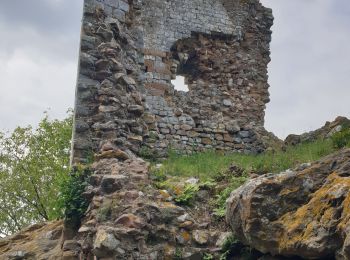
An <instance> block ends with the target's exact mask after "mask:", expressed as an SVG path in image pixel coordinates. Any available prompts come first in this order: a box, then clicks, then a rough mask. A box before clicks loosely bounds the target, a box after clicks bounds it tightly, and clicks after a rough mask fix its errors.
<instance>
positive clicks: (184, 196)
mask: <svg viewBox="0 0 350 260" xmlns="http://www.w3.org/2000/svg"><path fill="white" fill-rule="evenodd" d="M198 191H199V185H197V184H186V185H185V187H184V190H183V191H182V193H181V194H179V195H178V196H177V197H176V198H175V201H176V202H177V203H179V204H182V205H189V204H190V203H191V200H192V199H193V198H194V196H195V195H196V193H197V192H198Z"/></svg>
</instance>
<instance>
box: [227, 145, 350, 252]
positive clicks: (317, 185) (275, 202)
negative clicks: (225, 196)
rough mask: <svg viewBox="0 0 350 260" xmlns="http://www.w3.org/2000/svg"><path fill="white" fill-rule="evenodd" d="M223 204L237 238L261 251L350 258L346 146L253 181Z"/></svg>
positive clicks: (349, 172)
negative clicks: (306, 163) (343, 148)
mask: <svg viewBox="0 0 350 260" xmlns="http://www.w3.org/2000/svg"><path fill="white" fill-rule="evenodd" d="M227 208H228V210H227V215H226V219H227V222H228V223H229V224H230V226H231V228H232V229H233V231H234V233H235V234H236V236H237V238H238V239H240V240H241V241H242V242H243V243H245V244H247V245H250V246H252V247H254V248H256V249H257V250H259V251H261V252H263V253H268V252H269V253H271V254H273V255H284V256H299V257H302V258H305V259H324V258H326V259H333V258H334V257H337V259H350V150H349V149H347V150H342V151H339V152H337V153H335V154H333V155H331V156H328V157H326V158H324V159H322V160H320V161H318V162H316V163H313V164H311V165H302V166H300V167H299V168H298V169H295V170H288V171H286V172H283V173H280V174H267V175H263V176H260V177H258V178H256V179H252V180H250V181H249V182H248V183H247V184H245V185H243V186H242V187H240V188H239V189H237V190H236V191H234V192H233V193H232V194H231V197H230V198H229V200H228V201H227Z"/></svg>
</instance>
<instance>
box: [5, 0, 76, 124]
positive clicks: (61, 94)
mask: <svg viewBox="0 0 350 260" xmlns="http://www.w3.org/2000/svg"><path fill="white" fill-rule="evenodd" d="M16 1H18V0H14V1H13V2H12V1H4V2H1V3H0V31H1V34H2V36H1V42H0V91H1V95H0V104H1V110H0V130H11V129H13V128H14V127H16V126H18V125H20V126H24V125H27V124H31V125H35V124H37V122H38V121H39V120H40V119H41V118H42V117H43V112H44V111H45V110H49V114H50V115H51V116H52V117H55V118H62V117H64V116H65V115H66V111H67V109H68V108H70V107H73V103H74V93H75V82H76V73H77V63H78V50H79V37H80V20H81V19H80V17H81V12H82V1H81V0H79V1H74V3H71V2H70V1H67V0H59V1H56V2H55V3H54V2H52V1H51V0H50V1H48V0H39V2H40V3H39V2H35V3H31V4H32V5H31V6H30V7H29V6H28V8H26V10H22V9H20V10H18V12H16V13H14V12H13V10H14V9H16V8H15V7H16V6H15V4H16V3H15V2H16ZM79 2H80V4H79ZM35 4H37V6H34V5H35ZM68 8H71V9H73V10H70V11H66V10H67V9H68ZM24 9H25V8H24ZM74 9H75V11H74ZM5 12H6V15H1V13H5ZM11 12H12V13H11ZM21 12H24V14H23V15H21ZM38 14H39V17H38ZM72 14H73V15H72ZM15 16H16V19H15V18H14V17H15ZM48 17H52V19H51V18H49V19H46V18H48ZM50 19H51V20H50ZM44 20H47V21H48V22H47V23H46V22H45V21H44ZM67 25H69V26H67Z"/></svg>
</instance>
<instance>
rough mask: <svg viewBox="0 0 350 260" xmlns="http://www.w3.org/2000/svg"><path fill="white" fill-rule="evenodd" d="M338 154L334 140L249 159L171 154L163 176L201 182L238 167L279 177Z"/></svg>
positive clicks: (163, 168) (215, 154) (165, 163)
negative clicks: (297, 167)
mask: <svg viewBox="0 0 350 260" xmlns="http://www.w3.org/2000/svg"><path fill="white" fill-rule="evenodd" d="M333 151H335V148H334V146H333V144H332V141H331V140H322V141H315V142H312V143H304V144H300V145H297V146H293V147H288V148H287V150H286V151H278V152H275V153H263V154H260V155H246V154H239V153H232V154H226V155H224V154H222V153H218V152H215V151H209V152H204V153H196V154H193V155H189V156H183V155H177V154H176V153H174V152H172V153H170V156H169V158H168V159H167V160H166V161H164V162H163V165H162V167H161V168H160V172H161V173H162V174H164V175H170V176H182V177H197V178H199V179H201V180H202V181H206V180H208V179H213V178H215V177H216V176H217V175H218V174H220V173H221V172H223V171H226V170H227V169H228V167H229V166H230V165H232V164H235V165H237V166H239V167H241V168H243V169H244V170H245V171H246V172H247V173H248V172H251V171H256V172H259V173H265V172H266V173H267V172H273V173H278V172H281V171H284V170H286V169H290V168H294V167H296V166H297V165H299V164H301V163H306V162H312V161H316V160H318V159H320V158H321V157H323V156H325V155H328V154H330V153H332V152H333Z"/></svg>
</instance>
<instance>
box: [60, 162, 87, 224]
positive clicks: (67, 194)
mask: <svg viewBox="0 0 350 260" xmlns="http://www.w3.org/2000/svg"><path fill="white" fill-rule="evenodd" d="M89 175H90V169H89V168H87V167H86V168H81V169H76V170H75V171H74V172H72V173H71V174H70V175H69V176H68V177H67V178H65V179H64V180H63V181H62V182H61V184H60V196H59V204H60V207H61V208H63V209H64V212H65V218H66V220H67V221H69V222H71V223H74V224H76V225H78V224H79V222H80V219H81V218H82V217H83V216H84V213H85V212H86V210H87V208H88V206H89V201H87V200H86V198H85V197H84V196H83V193H84V191H85V189H86V187H87V185H88V182H87V180H88V177H89Z"/></svg>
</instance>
